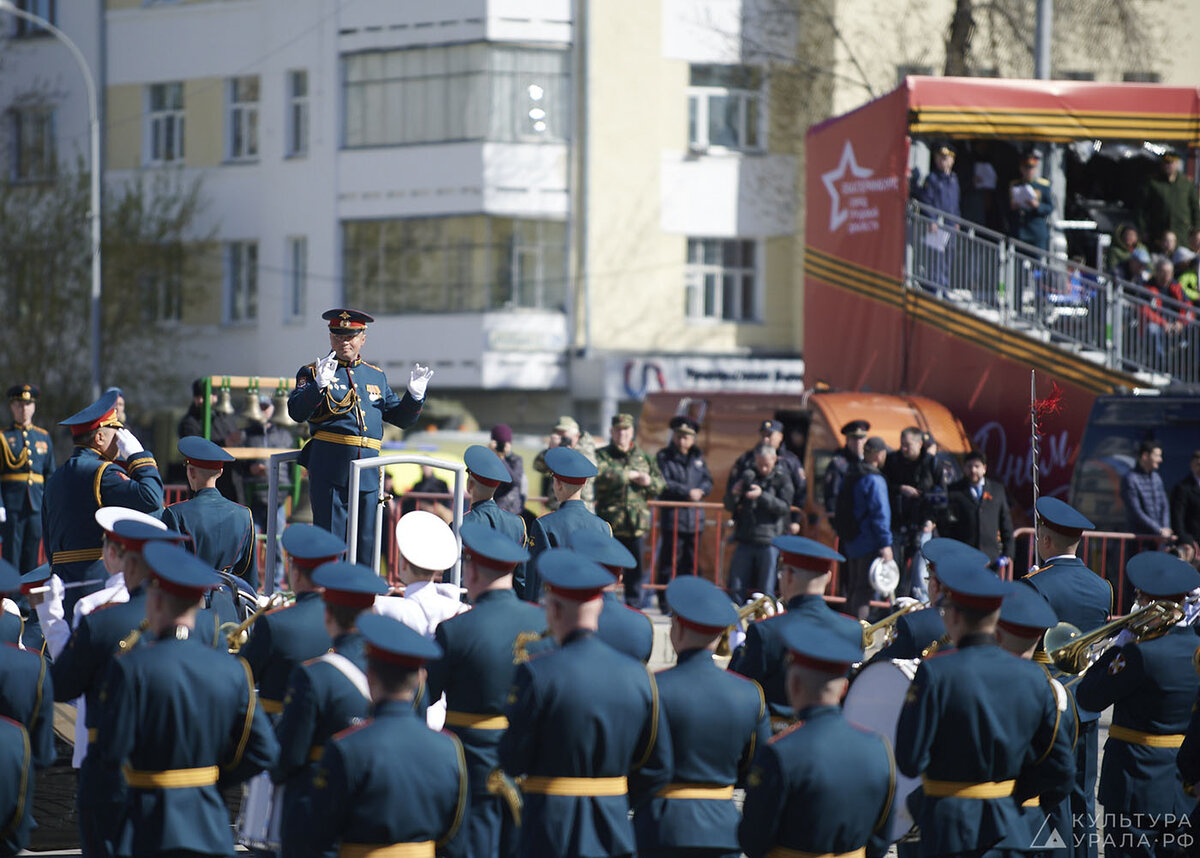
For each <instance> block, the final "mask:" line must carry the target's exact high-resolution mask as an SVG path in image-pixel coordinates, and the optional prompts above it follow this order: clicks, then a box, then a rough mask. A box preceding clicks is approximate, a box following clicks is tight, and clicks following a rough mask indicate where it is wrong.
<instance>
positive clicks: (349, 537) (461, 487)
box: [263, 450, 467, 596]
mask: <svg viewBox="0 0 1200 858" xmlns="http://www.w3.org/2000/svg"><path fill="white" fill-rule="evenodd" d="M299 456H300V451H299V450H288V451H287V452H286V453H273V454H271V460H270V464H269V465H268V470H267V560H266V568H267V569H274V568H275V557H276V555H277V554H278V551H279V547H278V543H277V537H278V536H279V534H277V533H276V532H275V528H276V516H275V510H276V509H278V508H279V465H282V464H284V463H285V462H294V461H296V459H298V458H299ZM387 465H429V466H430V467H431V468H440V469H442V470H446V471H453V472H454V524H453V525H452V529H453V530H454V538H455V540H456V541H457V542H458V548H459V553H460V554H461V553H462V537H461V536H459V535H458V531H459V528H461V527H462V508H463V498H464V496H465V494H466V479H465V478H466V473H467V466H466V465H464V464H462V463H461V462H448V461H446V460H445V459H435V458H433V457H432V456H417V455H413V454H412V453H396V454H393V455H390V456H375V457H373V458H370V459H358V460H357V461H354V462H351V463H350V466H351V467H350V485H349V489H350V490H349V491H348V492H347V497H358V489H359V485H360V484H361V482H362V472H363V470H365V469H367V468H372V469H379V468H383V467H386V466H387ZM349 506H350V509H349V510H348V513H349V516H348V518H347V521H346V544H347V545H348V546H349V554H348V555H347V559H348V560H349V561H350V562H351V563H354V562H355V561H356V560H357V558H358V540H357V538H356V537H357V535H358V504H357V503H352V504H350V505H349ZM382 522H383V517H382V516H378V515H377V516H375V557H374V563H372V564H371V568H372V569H375V570H376V571H378V569H379V548H380V543H381V541H382V538H383V530H382V527H383V524H382ZM451 581H452V583H453V584H454V586H455V587H458V586H461V582H462V560H461V558H460V559H458V560H455V561H454V569H453V571H452V573H451ZM274 590H275V575H274V574H273V573H272V574H264V575H263V592H265V593H266V595H268V596H269V595H271V593H272V592H274Z"/></svg>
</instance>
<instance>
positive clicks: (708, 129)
mask: <svg viewBox="0 0 1200 858" xmlns="http://www.w3.org/2000/svg"><path fill="white" fill-rule="evenodd" d="M765 103H766V102H765V100H764V99H763V75H762V71H761V70H760V69H757V68H754V67H752V66H714V65H693V66H692V67H691V78H690V81H689V86H688V145H689V146H692V147H694V148H698V149H708V148H712V147H720V148H723V149H740V150H749V151H753V150H760V149H762V148H763V128H764V125H763V120H764V111H763V108H764V105H765Z"/></svg>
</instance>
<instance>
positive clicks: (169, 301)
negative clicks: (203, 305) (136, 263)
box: [137, 264, 183, 323]
mask: <svg viewBox="0 0 1200 858" xmlns="http://www.w3.org/2000/svg"><path fill="white" fill-rule="evenodd" d="M137 283H138V289H139V291H140V292H141V298H142V318H143V320H144V321H146V322H167V323H172V322H178V321H179V320H180V319H181V318H182V317H183V277H182V273H181V271H180V266H179V265H177V264H176V265H168V266H166V268H165V269H164V270H161V271H154V272H145V273H143V274H140V275H139V276H138V278H137Z"/></svg>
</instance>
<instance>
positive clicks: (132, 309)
mask: <svg viewBox="0 0 1200 858" xmlns="http://www.w3.org/2000/svg"><path fill="white" fill-rule="evenodd" d="M88 180H89V177H88V173H87V171H86V169H85V165H83V164H82V163H77V164H76V165H75V167H74V169H69V170H68V169H63V168H62V167H61V165H60V169H59V170H58V172H57V175H56V176H55V177H53V178H51V179H49V180H47V181H42V182H33V183H16V182H8V183H0V294H3V295H4V296H5V310H4V313H5V325H4V328H5V329H6V330H7V332H8V335H7V336H6V338H5V340H6V342H5V348H4V350H3V352H2V353H0V379H3V380H4V385H5V387H7V386H8V385H10V384H15V383H20V382H25V381H28V382H30V383H34V384H37V385H39V386H40V387H41V388H42V399H43V402H42V406H41V410H42V413H43V415H47V416H46V417H45V419H46V420H48V421H53V419H54V417H55V416H56V415H57V416H65V415H67V414H71V413H72V412H74V411H75V410H77V409H78V408H80V407H82V406H83V405H86V404H87V402H88V401H89V389H88V388H89V385H90V378H91V367H90V361H91V342H90V328H89V304H90V295H91V238H90V233H89V231H88V226H87V224H88ZM201 207H202V200H201V193H200V182H199V180H198V179H197V180H190V181H189V180H185V179H184V178H183V177H182V175H181V174H179V173H177V172H174V171H156V172H154V173H152V174H141V175H138V176H137V177H136V178H134V179H131V180H129V181H128V182H126V183H124V184H119V185H111V184H110V185H109V186H108V187H106V188H105V196H104V204H103V215H102V217H103V220H102V223H103V246H102V261H103V269H102V283H103V293H102V303H101V371H102V375H101V377H102V381H103V383H104V384H105V385H118V386H121V387H123V388H132V389H136V390H137V392H138V394H137V395H138V397H139V399H155V398H157V397H158V396H159V395H162V394H165V393H166V391H167V390H169V389H170V388H172V387H175V388H177V387H178V385H179V383H180V382H181V379H180V378H179V374H178V373H177V372H176V371H175V369H174V366H173V362H172V361H171V360H170V356H171V354H172V350H173V346H172V340H173V339H174V338H175V337H176V334H177V327H176V326H175V325H173V324H172V323H173V322H177V321H179V320H180V318H181V316H182V315H183V312H184V310H185V309H186V307H187V306H188V305H189V304H190V303H191V301H192V300H193V299H194V296H193V295H192V294H190V290H194V289H196V288H198V287H196V286H194V285H192V286H189V284H190V283H194V278H191V277H189V274H190V273H191V267H192V260H191V258H190V257H189V254H188V252H187V247H188V244H189V243H190V242H197V241H203V239H202V238H200V239H198V238H197V237H196V235H195V234H194V231H193V230H194V228H195V223H196V218H197V215H198V213H199V212H200V210H201Z"/></svg>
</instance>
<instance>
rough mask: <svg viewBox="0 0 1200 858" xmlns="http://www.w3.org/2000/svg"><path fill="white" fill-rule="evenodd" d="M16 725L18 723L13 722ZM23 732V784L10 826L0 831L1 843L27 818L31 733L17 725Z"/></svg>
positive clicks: (18, 793) (19, 787)
mask: <svg viewBox="0 0 1200 858" xmlns="http://www.w3.org/2000/svg"><path fill="white" fill-rule="evenodd" d="M13 723H14V724H16V722H15V721H14V722H13ZM17 727H19V728H20V730H21V742H22V744H23V750H24V759H25V762H24V763H23V764H22V766H21V783H20V785H19V786H18V788H17V789H18V791H17V807H16V810H15V811H14V812H13V815H12V818H11V819H10V820H9V821H8V825H6V826H4V830H2V831H0V841H4V840H8V839H9V838H10V837H12V835H13V833H14V832H15V831H16V830H17V826H18V825H20V824H21V820H22V819H23V818H24V816H25V795H26V793H27V792H28V790H29V773H30V771H32V769H33V766H32V764H31V763H32V760H31V759H30V755H31V752H30V749H29V732H28V731H27V730H26V729H25V727H24V726H22V725H21V724H17Z"/></svg>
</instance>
